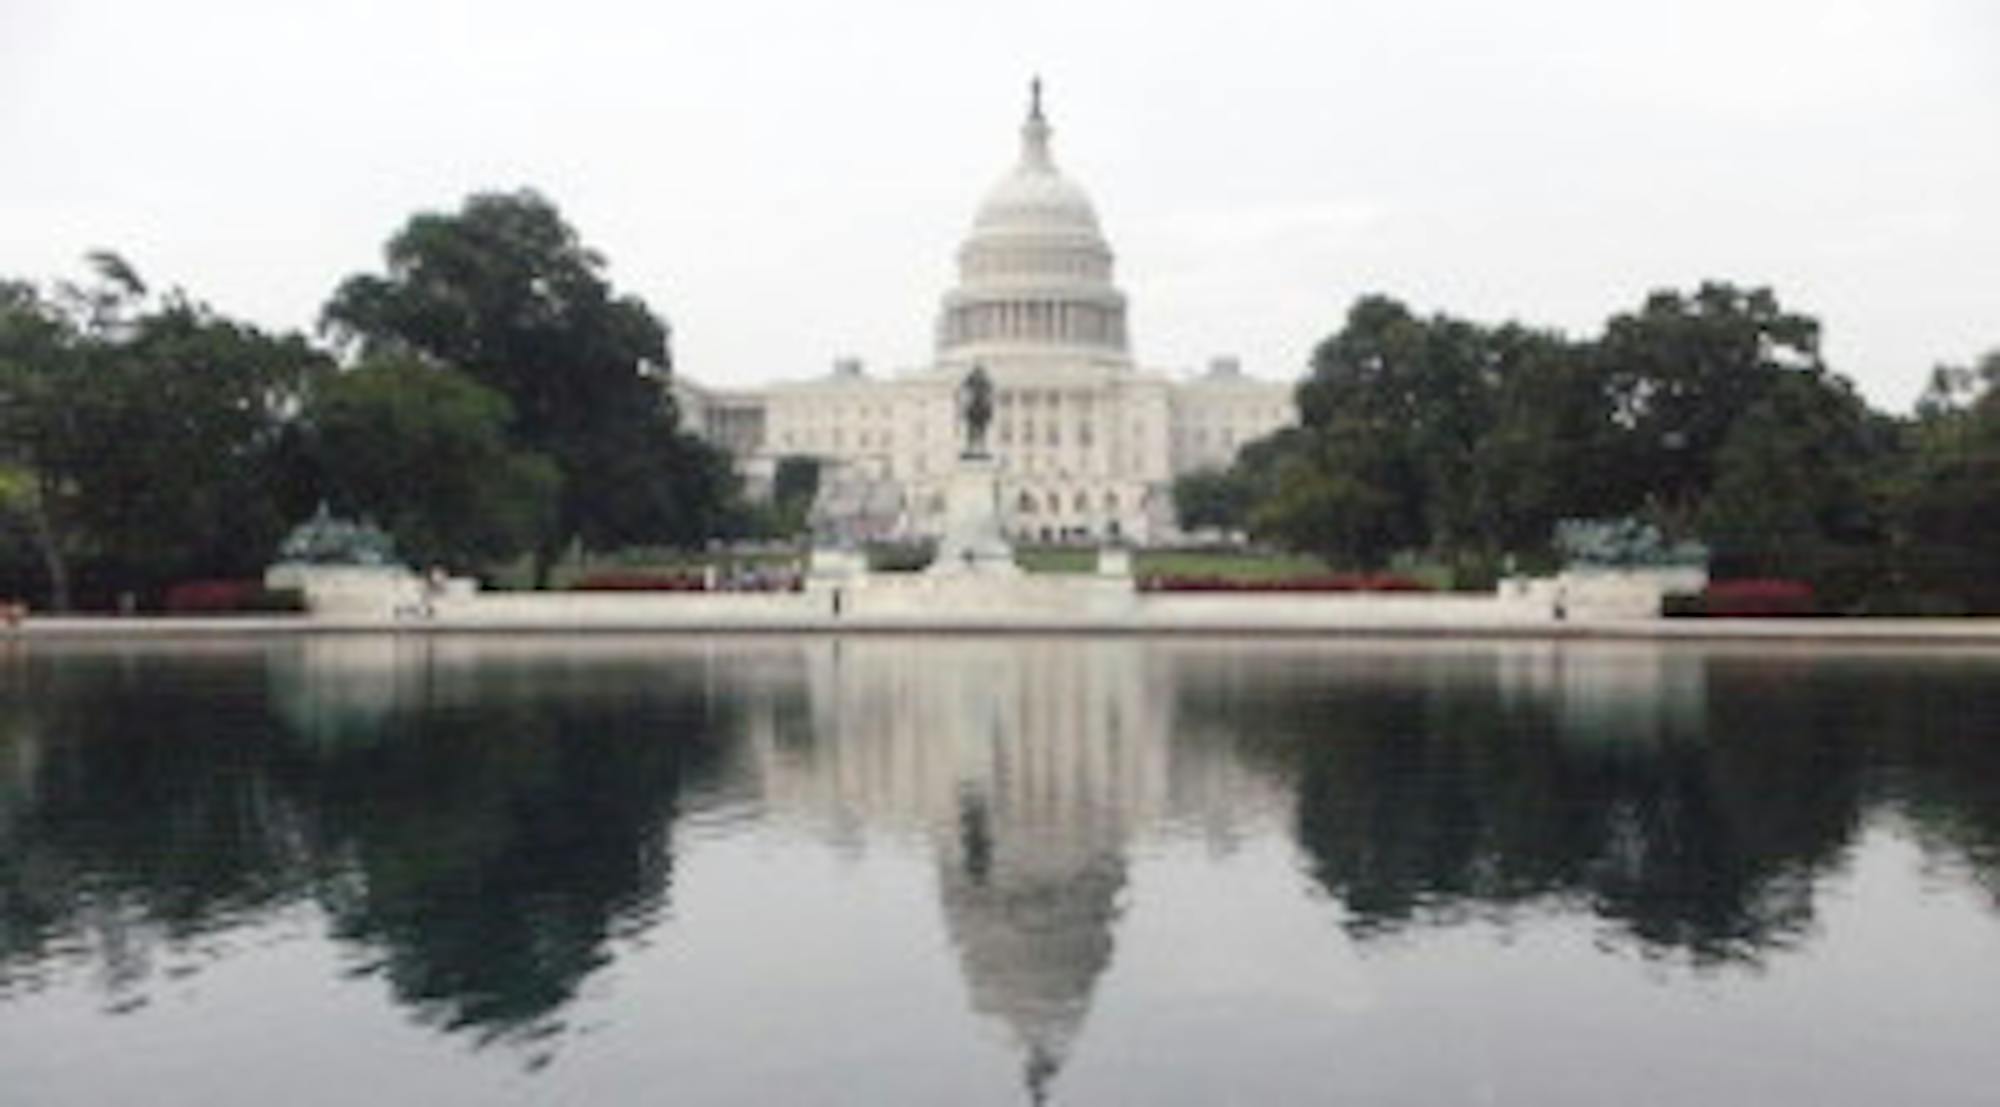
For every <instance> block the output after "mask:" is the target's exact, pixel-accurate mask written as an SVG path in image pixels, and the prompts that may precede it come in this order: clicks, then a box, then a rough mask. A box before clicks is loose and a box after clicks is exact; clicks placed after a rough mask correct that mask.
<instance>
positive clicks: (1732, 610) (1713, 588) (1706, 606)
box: [1700, 580, 1819, 616]
mask: <svg viewBox="0 0 2000 1107" xmlns="http://www.w3.org/2000/svg"><path fill="white" fill-rule="evenodd" d="M1700 613H1701V614H1703V615H1711V616H1715V615H1721V616H1770V615H1815V614H1818V613H1819V605H1818V603H1817V602H1816V601H1815V600H1814V597H1813V588H1812V585H1810V584H1807V583H1806V582H1805V581H1802V580H1723V581H1717V582H1715V583H1713V584H1710V585H1709V586H1708V589H1707V591H1704V592H1703V593H1702V594H1701V605H1700Z"/></svg>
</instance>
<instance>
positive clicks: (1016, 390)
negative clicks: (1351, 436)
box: [675, 84, 1294, 544]
mask: <svg viewBox="0 0 2000 1107" xmlns="http://www.w3.org/2000/svg"><path fill="white" fill-rule="evenodd" d="M1049 138H1050V127H1049V123H1048V120H1047V118H1046V117H1045V115H1044V113H1043V111H1042V104H1041V95H1040V88H1039V84H1038V85H1037V87H1036V90H1035V93H1034V95H1033V99H1032V103H1031V106H1030V108H1029V112H1028V118H1027V121H1026V122H1025V123H1024V124H1023V125H1022V128H1021V151H1020V158H1019V160H1018V162H1017V163H1016V164H1015V166H1014V168H1013V169H1012V170H1010V171H1009V172H1008V173H1007V174H1006V175H1005V176H1003V177H1002V178H1001V179H1000V181H999V182H998V183H997V184H995V185H994V186H993V187H992V188H991V189H990V190H989V191H988V192H987V194H986V197H985V199H984V201H983V202H982V203H981V204H980V206H979V210H978V213H977V215H976V216H975V218H974V219H973V224H972V230H971V232H970V234H969V235H967V237H966V239H965V241H964V243H963V244H962V245H961V246H960V247H959V250H958V281H957V283H956V284H955V285H954V286H953V287H952V288H951V289H950V290H948V291H947V292H946V293H945V294H944V297H943V302H942V304H941V305H940V307H939V311H938V316H937V327H936V356H935V359H934V360H933V362H932V363H931V364H930V365H928V366H925V367H923V368H920V369H916V370H912V371H909V372H905V373H900V374H896V375H893V376H888V377H873V376H870V375H869V374H867V373H866V372H864V371H863V369H862V367H861V365H860V363H859V362H855V361H840V362H836V363H835V366H834V370H833V372H832V373H831V374H829V375H827V376H823V377H819V378H815V379H810V380H801V381H790V382H784V383H779V384H773V385H770V386H767V387H763V388H757V389H708V388H704V387H702V386H700V385H699V384H697V383H694V382H690V381H688V380H686V379H685V378H677V380H676V384H675V388H676V392H677V398H678V399H679V402H680V410H681V412H682V418H683V420H684V421H685V423H686V425H687V427H688V428H689V429H690V430H692V431H694V432H695V433H697V434H700V435H702V436H703V437H705V438H707V439H708V440H710V441H711V442H714V443H716V444H717V445H719V446H722V447H723V448H725V449H727V450H728V451H729V452H730V454H731V455H732V456H733V457H734V458H736V460H737V463H738V465H739V466H740V467H741V469H742V470H743V471H744V472H745V473H746V474H747V475H748V477H749V479H750V480H751V482H752V485H753V487H755V486H756V485H757V484H758V483H759V482H765V481H768V479H769V476H770V474H771V473H772V472H773V471H774V469H775V467H776V465H777V462H778V461H779V460H780V459H782V458H785V457H811V458H817V459H819V460H820V461H821V462H822V470H821V471H822V477H821V494H820V502H819V503H818V504H817V505H816V506H815V515H816V517H817V518H818V519H819V520H820V521H821V522H822V524H823V525H824V526H825V528H826V529H827V530H830V531H832V532H833V533H834V534H835V535H836V536H838V537H843V538H852V539H870V538H908V537H925V536H934V535H936V534H937V532H938V528H939V527H940V526H941V524H942V519H943V511H944V479H945V477H946V475H947V474H949V473H950V472H951V470H952V467H953V465H954V464H955V461H956V459H957V455H958V452H959V450H960V448H961V445H962V443H961V431H960V428H959V417H958V410H957V390H958V388H959V385H960V383H961V382H962V381H963V380H964V379H965V377H966V375H967V374H969V373H970V372H971V371H972V369H973V368H974V367H975V366H982V367H984V368H985V370H986V372H987V374H988V375H989V376H990V377H991V379H992V381H993V384H994V396H993V399H994V416H993V422H992V425H991V427H990V429H989V431H988V436H987V445H988V448H989V450H990V451H991V452H992V453H993V455H994V456H995V457H996V458H997V459H998V460H999V462H1000V468H1001V474H1002V476H1001V482H1002V505H1003V510H1004V512H1005V516H1004V519H1003V525H1004V527H1005V529H1006V531H1007V532H1008V534H1009V536H1010V537H1012V538H1014V539H1015V540H1017V541H1033V542H1061V541H1105V540H1110V541H1127V542H1133V543H1141V544H1143V543H1149V542H1159V541H1167V540H1171V539H1173V538H1175V537H1177V536H1178V533H1179V532H1178V528H1177V527H1176V526H1175V522H1174V515H1173V503H1172V496H1171V489H1172V482H1173V479H1174V477H1176V476H1178V475H1180V474H1182V473H1186V472H1191V471H1193V470H1196V469H1201V468H1209V467H1220V466H1226V465H1228V464H1229V462H1230V461H1231V460H1232V459H1233V458H1234V457H1235V454H1236V451H1237V449H1238V448H1239V447H1241V446H1242V445H1244V444H1246V443H1248V442H1250V441H1253V440H1254V439H1257V438H1259V437H1262V436H1263V435H1266V434H1269V433H1270V432H1272V431H1274V430H1277V429H1279V428H1280V427H1283V426H1286V425H1288V424H1289V423H1291V422H1292V421H1293V420H1294V408H1293V404H1292V393H1291V386H1290V385H1289V384H1284V383H1278V382H1272V381H1265V380H1259V379H1257V378H1254V377H1251V376H1248V375H1246V374H1244V373H1243V372H1242V371H1241V369H1240V367H1239V366H1238V364H1237V362H1236V361H1235V359H1233V358H1217V359H1215V360H1214V361H1212V362H1211V363H1210V365H1209V368H1208V370H1207V372H1206V373H1205V374H1202V375H1200V376H1197V377H1194V378H1191V379H1189V378H1175V377H1172V376H1170V375H1169V374H1166V373H1163V372H1158V371H1152V370H1146V369H1142V368H1140V367H1139V366H1138V365H1137V364H1136V363H1135V362H1134V360H1133V357H1132V352H1131V342H1130V336H1129V327H1128V324H1127V316H1126V300H1125V295H1124V293H1123V292H1122V291H1120V290H1119V288H1118V286H1117V284H1116V282H1115V280H1114V278H1113V255H1112V251H1111V247H1110V244H1109V243H1108V242H1107V241H1106V240H1105V237H1104V233H1103V230H1102V229H1101V227H1100V225H1099V223H1098V219H1097V212H1096V209H1095V208H1094V207H1093V206H1092V205H1091V202H1090V198H1089V197H1088V196H1087V195H1086V194H1085V193H1084V191H1083V190H1082V189H1081V188H1080V187H1078V186H1077V185H1076V184H1075V183H1074V182H1073V181H1071V180H1070V179H1069V178H1068V177H1066V176H1064V175H1063V173H1062V172H1061V171H1060V170H1058V169H1057V168H1056V165H1055V162H1054V159H1053V157H1052V156H1051V153H1050V147H1049Z"/></svg>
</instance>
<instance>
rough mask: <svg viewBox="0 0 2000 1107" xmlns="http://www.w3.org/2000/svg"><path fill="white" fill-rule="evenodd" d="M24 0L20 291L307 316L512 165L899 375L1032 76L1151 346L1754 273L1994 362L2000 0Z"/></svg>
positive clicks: (11, 5) (1539, 313)
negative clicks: (135, 276)
mask: <svg viewBox="0 0 2000 1107" xmlns="http://www.w3.org/2000/svg"><path fill="white" fill-rule="evenodd" d="M1188 7H1189V8H1191V9H1199V10H1190V11H1188V12H1186V13H1183V12H1182V11H1180V10H1179V9H1178V8H1177V7H1170V6H1168V5H1164V4H1160V3H1157V2H1155V3H1141V2H1137V0H1134V2H1129V3H1126V2H1112V3H1084V2H1081V0H1068V2H1041V0H982V2H978V3H971V4H960V3H947V2H941V0H930V2H895V0H844V2H842V3H839V4H830V3H829V4H808V3H802V2H791V3H779V2H774V0H724V2H717V3H706V4H688V3H672V2H664V3H663V2H660V0H653V2H649V3H614V2H607V0H567V2H565V3H549V2H548V0H537V2H535V3H517V2H515V0H465V2H430V0H395V2H380V3H377V2H368V0H342V2H337V3H336V2H332V0H327V2H322V3H315V4H309V5H308V4H294V3H284V2H282V0H180V2H176V3H159V2H144V0H132V2H125V3H115V2H93V0H0V274H4V275H10V276H18V277H27V278H32V279H37V280H45V279H50V278H54V277H58V276H73V275H75V274H76V273H78V271H79V269H80V257H81V255H82V253H83V252H84V251H85V250H87V249H90V248H92V247H98V246H106V247H111V248H114V249H117V250H120V251H122V252H123V253H125V254H126V256H127V257H128V258H130V259H131V260H132V261H133V262H134V264H135V265H137V266H138V268H139V269H140V271H141V272H142V273H143V274H145V275H146V276H147V277H148V279H150V280H151V281H153V282H154V283H155V284H156V285H169V284H179V285H182V286H185V287H186V288H188V289H189V290H190V291H191V292H193V293H195V294H196V295H198V296H199V297H201V298H203V299H205V300H207V301H209V302H211V303H213V304H214V305H216V306H217V307H218V308H220V309H222V310H224V311H226V312H229V313H232V314H237V315H241V316H246V317H248V318H250V319H253V320H256V321H258V322H260V323H263V324H265V325H268V326H273V327H286V328H288V327H305V326H309V325H310V324H311V323H312V321H313V320H314V318H315V317H316V316H317V314H318V311H319V307H320V305H321V304H322V303H323V302H324V301H325V299H326V297H327V295H328V294H329V293H330V292H331V291H332V289H333V287H334V285H335V284H336V283H337V282H338V281H339V280H340V278H341V277H343V276H344V275H346V274H349V273H352V272H356V271H360V270H365V269H374V268H376V267H377V266H378V265H379V259H380V250H381V245H382V243H383V241H384V240H385V239H386V238H387V237H388V236H389V235H390V233H392V232H393V231H394V230H395V228H397V227H398V226H399V225H401V223H402V222H403V220H405V219H406V218H407V217H408V216H409V215H410V214H411V213H412V212H414V211H417V210H420V209H449V208H453V207H456V206H457V204H458V202H459V201H460V200H461V199H462V198H463V196H464V195H465V194H466V193H468V192H470V191H474V190H478V189H491V188H512V187H517V186H521V185H532V186H534V187H536V188H539V189H541V190H542V191H543V192H545V193H546V194H548V195H549V196H550V197H551V198H552V199H553V200H555V201H556V203H557V204H558V205H559V206H560V207H561V208H562V210H563V212H564V214H565V215H566V216H567V217H568V218H569V220H570V221H571V223H573V224H574V225H575V226H576V227H577V228H578V229H579V230H580V232H581V233H582V235H583V237H584V239H585V240H586V241H587V242H589V243H591V244H592V245H594V246H596V247H597V248H599V249H600V250H602V251H603V252H604V253H605V254H607V255H608V257H609V258H610V262H611V270H610V273H611V278H612V280H613V281H614V283H616V284H617V285H618V286H619V287H620V288H622V289H627V290H630V291H634V292H637V293H638V294H640V295H641V296H643V297H645V298H646V300H647V301H648V302H650V303H651V304H652V305H653V306H654V308H655V309H656V310H658V311H659V312H660V313H661V314H662V315H664V316H665V317H666V318H667V319H668V320H669V321H670V322H671V324H672V325H673V328H674V349H675V359H676V364H677V367H678V368H679V369H680V371H682V372H685V373H688V374H691V375H693V376H694V377H696V378H698V379H701V380H705V381H709V382H714V383H752V382H758V381H765V380H772V379H778V378H783V377H795V376H804V375H810V374H814V373H818V372H820V371H822V370H823V369H824V368H825V367H826V366H827V365H828V364H829V363H830V361H831V360H832V358H834V357H835V356H837V355H841V354H850V353H851V354H855V355H858V356H861V357H863V358H865V359H866V360H867V361H868V363H869V365H870V366H871V367H872V368H876V369H893V368H902V367H908V366H913V365H916V364H919V363H921V362H922V361H923V359H924V358H925V356H926V354H927V352H928V346H929V337H930V334H931V319H932V310H933V308H934V306H935V303H936V299H937V297H938V295H939V294H940V293H941V292H942V291H943V290H944V288H945V287H946V286H947V284H948V283H949V282H950V280H951V279H952V275H953V274H952V253H953V251H954V250H955V249H956V246H957V243H958V241H959V239H960V237H961V236H962V235H963V234H964V232H965V230H966V228H967V226H968V224H969V221H970V219H971V216H972V213H973V210H974V208H975V206H976V205H977V203H978V200H979V198H980V196H981V195H982V194H983V193H984V191H985V189H986V187H987V186H988V185H989V184H990V183H991V181H992V180H993V179H995V178H996V177H997V176H998V175H999V174H1000V173H1001V172H1002V171H1003V170H1005V169H1006V168H1007V166H1008V165H1009V164H1011V162H1012V160H1013V156H1014V149H1015V131H1016V127H1017V125H1018V123H1019V121H1020V117H1021V114H1022V111H1023V109H1024V103H1025V95H1026V90H1025V86H1026V82H1027V78H1028V76H1029V75H1030V74H1031V73H1034V72H1037V71H1039V72H1041V73H1042V74H1043V75H1044V76H1045V78H1046V79H1047V81H1048V86H1049V106H1050V114H1051V117H1052V120H1053V122H1054V125H1055V127H1056V137H1055V142H1056V146H1055V149H1056V158H1057V161H1058V163H1059V164H1061V165H1062V166H1063V168H1064V169H1065V170H1066V171H1068V172H1069V173H1070V174H1071V175H1072V176H1074V177H1075V178H1077V179H1078V180H1079V181H1080V182H1081V183H1082V184H1083V185H1084V186H1085V188H1086V189H1088V190H1089V192H1090V193H1091V195H1092V197H1093V199H1094V200H1095V201H1096V203H1097V206H1098V210H1099V214H1100V215H1101V216H1102V218H1103V220H1104V223H1105V228H1106V231H1107V233H1108V234H1109V235H1110V237H1111V241H1112V246H1113V248H1114V249H1115V250H1116V251H1117V252H1118V259H1119V266H1120V280H1121V283H1122V284H1123V285H1124V287H1125V289H1126V291H1127V292H1128V293H1129V294H1130V296H1131V298H1132V305H1133V306H1132V313H1133V335H1134V340H1135V342H1136V344H1137V353H1138V355H1139V357H1140V359H1141V361H1142V362H1143V363H1144V364H1146V365H1148V366H1153V367H1159V368H1165V369H1191V368H1194V367H1196V366H1198V365H1200V364H1201V363H1202V362H1203V361H1204V360H1205V359H1206V358H1207V357H1208V356H1210V355H1211V354H1216V353H1225V352H1229V353H1237V354H1240V355H1241V356H1242V357H1243V358H1244V360H1245V364H1246V368H1248V369H1249V370H1251V371H1252V372H1255V373H1258V374H1260V375H1264V376H1270V377H1290V376H1294V375H1296V374H1297V373H1298V372H1300V371H1301V369H1302V367H1303V365H1304V362H1305V359H1306V357H1307V356H1308V354H1309V352H1310V350H1311V347H1312V344H1313V343H1314V341H1316V340H1317V339H1318V338H1319V337H1321V336H1322V335H1324V334H1326V333H1327V332H1328V331H1330V330H1332V329H1333V328H1334V327H1336V326H1337V325H1338V323H1339V320H1340V318H1341V316H1342V314H1343V312H1344V311H1345V309H1346V307H1347V305H1348V304H1349V303H1350V302H1351V301H1352V300H1353V299H1354V298H1355V297H1356V296H1357V295H1360V294H1362V293H1365V292H1370V291H1384V292H1388V293H1390V294H1392V295H1395V296H1398V297H1400V298H1403V299H1404V300H1406V301H1408V302H1410V303H1411V304H1413V305H1414V306H1416V307H1417V308H1419V309H1420V310H1424V311H1434V310H1441V311H1448V312H1451V313H1454V314H1459V315H1465V316H1469V317H1472V318H1476V319H1483V320H1488V321H1498V320H1500V319H1503V318H1509V317H1512V318H1519V319H1522V320H1523V321H1527V322H1533V323H1540V324H1546V325H1553V326H1557V327H1560V328H1562V329H1565V330H1568V331H1570V332H1572V333H1588V332H1592V331H1594V330H1595V329H1596V328H1597V327H1598V325H1599V324H1601V322H1602V321H1603V319H1604V317H1605V316H1606V315H1607V314H1609V313H1611V312H1612V311H1615V310H1619V309H1623V308H1627V307H1631V306H1634V305H1636V304H1637V303H1638V302H1639V300H1640V298H1641V297H1642V296H1643V295H1644V293H1645V292H1646V291H1647V290H1648V289H1651V288H1656V287H1663V286H1674V287H1682V288H1689V287H1692V286H1693V285H1694V284H1695V283H1696V282H1698V281H1699V280H1701V279H1702V278H1704V277H1718V278H1724V279H1729V280H1734V281H1737V282H1739V283H1744V284H1769V285H1772V286H1773V287H1775V288H1776V289H1777V291H1778V293H1779V295H1780V297H1781V298H1782V299H1783V300H1784V302H1785V303H1786V304H1787V305H1789V306H1791V307H1793V308H1795V309H1798V310H1803V311H1807V312H1809V313H1811V314H1814V315H1816V316H1818V317H1819V318H1820V320H1821V321H1822V322H1823V323H1824V324H1825V326H1826V332H1827V333H1826V348H1827V352H1828V354H1829V357H1830V359H1831V361H1832V362H1833V364H1834V365H1835V367H1836V368H1838V369H1839V370H1841V371H1843V372H1845V373H1847V374H1849V375H1850V376H1852V377H1854V378H1855V379H1856V380H1857V381H1858V382H1859V383H1860V385H1861V387H1862V390H1863V391H1864V392H1865V393H1866V394H1867V395H1868V396H1869V397H1870V399H1872V400H1873V401H1875V402H1876V403H1878V404H1883V405H1886V406H1889V407H1892V408H1895V409H1898V410H1901V409H1906V408H1907V407H1908V406H1909V404H1910V402H1911V401H1912V400H1913V399H1914V398H1915V395H1916V393H1917V391H1918V390H1919V389H1920V388H1921V386H1922V382H1923V379H1924V377H1925V375H1926V374H1927V373H1928V371H1929V368H1930V366H1931V365H1933V364H1935V363H1937V362H1939V361H1954V362H1965V361H1969V360H1971V359H1972V358H1973V357H1974V356H1975V355H1976V354H1978V353H1979V352H1980V351H1982V350H1986V349H1990V348H1994V347H2000V3H1996V2H1995V0H1865V2H1863V0H1681V2H1667V3H1663V2H1659V0H1651V2H1644V3H1626V2H1620V0H1512V2H1510V3H1505V4H1498V3H1491V2H1489V0H1400V2H1397V3H1382V2H1380V0H1374V2H1368V3H1359V2H1350V0H1316V2H1303V3H1281V2H1276V0H1232V2H1231V3H1227V4H1201V5H1189V6H1188Z"/></svg>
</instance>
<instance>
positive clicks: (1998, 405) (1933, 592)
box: [1891, 350, 2000, 612]
mask: <svg viewBox="0 0 2000 1107" xmlns="http://www.w3.org/2000/svg"><path fill="white" fill-rule="evenodd" d="M1918 411H1919V417H1918V420H1917V422H1916V423H1915V424H1914V426H1913V427H1912V428H1911V438H1912V440H1913V447H1914V448H1913V450H1912V456H1911V458H1910V460H1909V463H1908V467H1907V468H1906V469H1905V471H1904V472H1903V473H1902V474H1901V475H1900V479H1899V480H1897V481H1896V482H1895V483H1894V485H1893V489H1894V491H1893V494H1892V498H1891V506H1892V510H1893V512H1894V519H1895V524H1896V527H1897V531H1898V535H1897V537H1898V539H1899V546H1900V549H1899V552H1898V558H1897V561H1898V567H1899V569H1900V571H1901V573H1902V575H1903V578H1904V582H1905V583H1907V584H1908V585H1909V586H1910V587H1911V588H1913V589H1915V590H1916V591H1917V592H1919V593H1921V594H1924V595H1927V596H1929V597H1933V599H1932V601H1931V602H1934V603H1935V602H1938V601H1943V602H1945V603H1948V604H1950V605H1952V606H1956V607H1965V608H1971V609H1973V610H1977V611H1982V612H1994V611H2000V579H1996V577H1995V574H1994V572H1993V567H1994V566H1995V565H1996V564H2000V350H1996V351H1994V352H1992V353H1989V354H1987V355H1986V356H1985V357H1984V358H1983V359H1981V361H1980V364H1979V365H1978V366H1977V367H1976V368H1973V369H1951V368H1947V369H1941V370H1939V371H1938V373H1937V374H1935V375H1934V378H1933V387H1932V389H1931V391H1930V392H1929V393H1928V394H1927V395H1926V397H1925V400H1924V401H1923V402H1922V403H1920V404H1919V406H1918Z"/></svg>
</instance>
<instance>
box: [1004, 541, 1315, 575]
mask: <svg viewBox="0 0 2000 1107" xmlns="http://www.w3.org/2000/svg"><path fill="white" fill-rule="evenodd" d="M1014 563H1015V564H1016V565H1019V566H1020V567H1021V568H1022V569H1024V570H1026V571H1028V572H1030V573H1094V572H1096V571H1097V551H1096V550H1095V549H1090V548H1079V547H1076V546H1023V547H1021V548H1019V549H1017V550H1015V551H1014ZM1326 571H1327V568H1326V563H1325V562H1323V561H1321V560H1320V559H1318V558H1316V557H1304V556H1299V555H1294V554H1259V553H1219V552H1218V553H1210V552H1206V551H1201V550H1138V551H1135V552H1134V553H1133V555H1132V572H1133V573H1134V574H1136V575H1138V576H1147V575H1152V574H1160V575H1168V576H1188V577H1224V578H1227V579H1230V580H1273V579H1279V578H1283V577H1298V576H1308V575H1311V574H1315V573H1324V572H1326Z"/></svg>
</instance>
